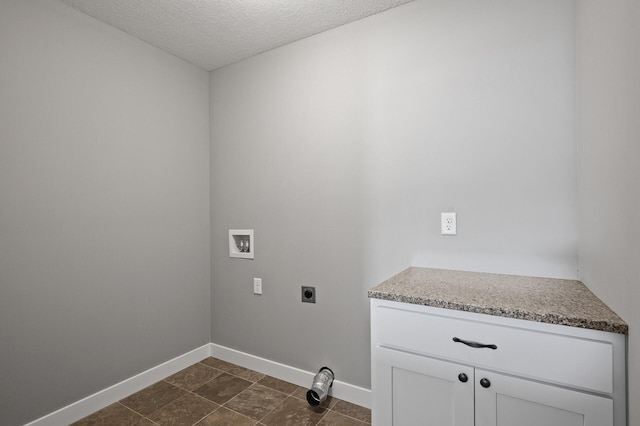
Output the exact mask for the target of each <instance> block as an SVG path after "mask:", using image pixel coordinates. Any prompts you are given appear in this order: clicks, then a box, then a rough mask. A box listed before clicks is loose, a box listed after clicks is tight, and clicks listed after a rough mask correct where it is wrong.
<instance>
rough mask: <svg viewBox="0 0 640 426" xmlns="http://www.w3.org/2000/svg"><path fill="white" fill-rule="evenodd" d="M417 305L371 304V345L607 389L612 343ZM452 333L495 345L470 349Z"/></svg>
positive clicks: (610, 387) (610, 383) (609, 388)
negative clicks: (435, 310) (443, 311)
mask: <svg viewBox="0 0 640 426" xmlns="http://www.w3.org/2000/svg"><path fill="white" fill-rule="evenodd" d="M409 306H413V305H409ZM419 308H423V307H419V306H418V307H414V308H407V309H402V308H400V307H399V305H394V306H393V307H391V306H384V305H383V306H374V307H372V309H375V313H373V312H372V314H373V315H372V318H374V327H375V333H374V334H373V337H372V339H373V342H372V344H373V345H375V346H381V347H390V348H395V349H400V350H404V351H407V352H414V353H419V354H425V355H430V356H434V357H438V358H443V359H447V360H454V361H458V362H461V363H467V364H469V365H473V366H478V367H484V368H487V369H492V370H495V371H501V372H506V373H513V374H517V375H518V376H520V377H528V378H532V379H538V380H544V381H546V382H549V383H556V384H560V385H568V386H571V387H573V388H581V389H585V390H592V391H596V392H601V393H607V394H610V393H612V392H613V345H612V344H611V343H610V342H607V341H601V340H597V338H594V339H588V338H584V337H574V336H570V335H568V334H560V330H562V331H563V332H564V331H565V330H566V329H567V328H568V327H561V326H557V327H558V331H559V333H553V332H549V331H538V330H531V329H526V328H520V327H516V326H512V325H500V324H494V323H488V322H483V317H485V315H477V318H478V319H477V320H476V319H475V316H474V319H473V320H471V319H465V318H454V317H448V316H446V315H444V314H442V315H441V314H439V313H438V314H434V313H431V312H425V311H426V310H421V309H419ZM440 311H442V310H440ZM467 316H469V315H467ZM492 318H497V317H492ZM495 321H496V322H499V319H496V320H495ZM505 322H508V321H505ZM546 328H549V327H546ZM551 328H553V326H552V327H551ZM597 333H598V332H594V336H596V337H597ZM454 337H457V338H459V339H463V340H466V341H473V342H479V343H483V344H493V345H496V346H497V349H495V350H494V349H488V348H472V347H469V346H466V345H464V344H463V343H456V342H454V340H453V338H454Z"/></svg>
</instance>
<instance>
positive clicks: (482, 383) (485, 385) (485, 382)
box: [480, 378, 491, 389]
mask: <svg viewBox="0 0 640 426" xmlns="http://www.w3.org/2000/svg"><path fill="white" fill-rule="evenodd" d="M480 386H482V387H483V388H485V389H486V388H488V387H489V386H491V382H490V381H489V379H486V378H483V379H480Z"/></svg>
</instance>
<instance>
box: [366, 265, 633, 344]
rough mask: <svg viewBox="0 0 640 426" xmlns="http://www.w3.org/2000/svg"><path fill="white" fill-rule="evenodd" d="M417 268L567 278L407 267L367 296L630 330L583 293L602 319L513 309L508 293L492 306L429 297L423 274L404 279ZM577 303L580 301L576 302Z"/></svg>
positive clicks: (457, 296) (475, 274) (488, 276)
mask: <svg viewBox="0 0 640 426" xmlns="http://www.w3.org/2000/svg"><path fill="white" fill-rule="evenodd" d="M416 270H419V271H420V272H424V273H426V274H429V273H430V272H432V271H433V272H439V273H442V272H447V273H451V274H456V273H460V274H464V275H465V278H468V277H470V276H471V277H478V278H482V280H484V281H486V280H487V279H491V278H496V279H503V278H511V279H512V278H517V279H519V280H522V279H525V280H527V281H529V282H531V283H532V284H533V285H535V284H536V283H537V282H542V281H544V282H545V283H548V281H552V282H553V281H558V282H562V281H567V282H569V281H568V280H549V279H545V278H535V277H521V276H515V275H498V274H488V273H483V272H463V271H448V270H437V269H430V268H417V267H410V268H408V269H406V270H404V271H402V272H401V273H399V274H397V275H395V276H393V277H391V278H390V279H388V280H386V281H384V282H383V283H381V284H379V285H377V286H375V287H373V288H372V289H370V290H369V292H368V297H369V298H373V299H382V300H391V301H396V302H403V303H410V304H414V305H424V306H431V307H435V308H444V309H453V310H457V311H466V312H473V313H478V314H486V315H494V316H500V317H507V318H515V319H522V320H527V321H536V322H543V323H549V324H557V325H566V326H570V327H579V328H586V329H592V330H601V331H607V332H612V333H619V334H627V333H628V331H629V327H628V325H627V323H626V322H624V321H623V320H622V319H621V318H620V317H619V316H618V315H617V314H616V313H615V312H613V311H612V310H611V309H610V308H609V307H607V306H606V305H605V304H604V303H603V302H602V301H600V300H599V299H597V297H595V295H593V296H592V297H589V296H586V298H588V299H589V300H588V302H589V303H590V304H592V305H593V304H594V303H596V304H598V305H600V306H598V308H599V310H600V311H602V312H604V313H605V314H604V315H603V317H602V318H593V317H592V318H588V315H568V314H566V313H559V312H553V311H550V312H549V311H548V310H546V309H545V310H546V312H541V311H539V310H536V309H523V308H522V307H518V308H516V307H513V306H509V302H508V298H509V295H508V294H507V295H506V296H505V298H504V299H507V301H506V302H505V300H502V301H500V300H499V301H497V302H496V303H495V304H494V305H489V304H480V305H479V304H474V303H467V302H465V301H461V300H460V299H461V297H460V294H459V293H456V294H453V295H451V297H449V296H448V295H446V294H445V295H442V294H441V295H439V297H438V298H433V297H429V295H425V294H424V293H428V290H429V285H430V283H429V282H428V281H429V280H428V279H426V280H424V281H423V280H421V279H420V278H423V277H419V278H418V279H411V278H409V281H407V277H408V276H409V275H410V274H411V272H415V271H416ZM408 283H410V284H408ZM576 283H578V284H579V285H581V286H584V284H582V283H581V282H579V281H576ZM439 284H442V283H439ZM416 286H419V287H424V288H422V289H421V290H422V291H420V293H421V294H415V293H416V292H415V288H416ZM461 287H463V288H464V284H462V285H461ZM456 290H458V291H459V290H460V287H458V288H456ZM473 290H476V291H477V289H471V291H473ZM506 290H507V293H508V291H509V289H508V288H507V289H506ZM518 291H521V289H518ZM585 292H586V294H587V295H589V294H591V295H592V293H591V292H590V291H589V290H588V289H586V287H585ZM594 299H595V300H594ZM576 302H579V301H576Z"/></svg>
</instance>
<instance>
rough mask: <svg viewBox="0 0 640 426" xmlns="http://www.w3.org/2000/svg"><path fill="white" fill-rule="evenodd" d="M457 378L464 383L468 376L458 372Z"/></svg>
mask: <svg viewBox="0 0 640 426" xmlns="http://www.w3.org/2000/svg"><path fill="white" fill-rule="evenodd" d="M458 380H460V381H461V382H462V383H466V382H467V380H469V378H468V377H467V375H466V374H464V373H460V374H458Z"/></svg>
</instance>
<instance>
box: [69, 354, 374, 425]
mask: <svg viewBox="0 0 640 426" xmlns="http://www.w3.org/2000/svg"><path fill="white" fill-rule="evenodd" d="M306 392H307V389H305V388H302V387H300V386H296V385H294V384H292V383H288V382H284V381H282V380H278V379H276V378H274V377H270V376H265V375H264V374H261V373H258V372H256V371H253V370H248V369H246V368H243V367H240V366H237V365H235V364H230V363H228V362H225V361H222V360H219V359H216V358H207V359H204V360H202V361H201V362H198V363H196V364H194V365H192V366H190V367H187V368H185V369H184V370H182V371H180V372H178V373H176V374H174V375H173V376H170V377H167V378H166V379H164V380H162V381H160V382H158V383H155V384H153V385H151V386H149V387H147V388H145V389H143V390H141V391H140V392H137V393H134V394H133V395H130V396H128V397H126V398H124V399H123V400H121V401H118V402H116V403H115V404H112V405H110V406H108V407H106V408H104V409H102V410H100V411H98V412H96V413H93V414H91V415H90V416H88V417H85V418H84V419H82V420H80V421H78V422H76V423H74V425H76V426H84V425H118V426H134V425H135V426H145V425H172V426H173V425H176V426H181V425H184V426H192V425H198V426H214V425H215V426H217V425H220V426H365V425H368V424H370V423H371V411H370V410H369V409H367V408H363V407H360V406H357V405H354V404H351V403H349V402H346V401H341V400H339V399H336V398H333V397H328V398H327V399H326V400H325V401H324V402H323V403H322V404H321V405H320V407H317V408H311V407H310V406H309V404H307V401H306Z"/></svg>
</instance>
